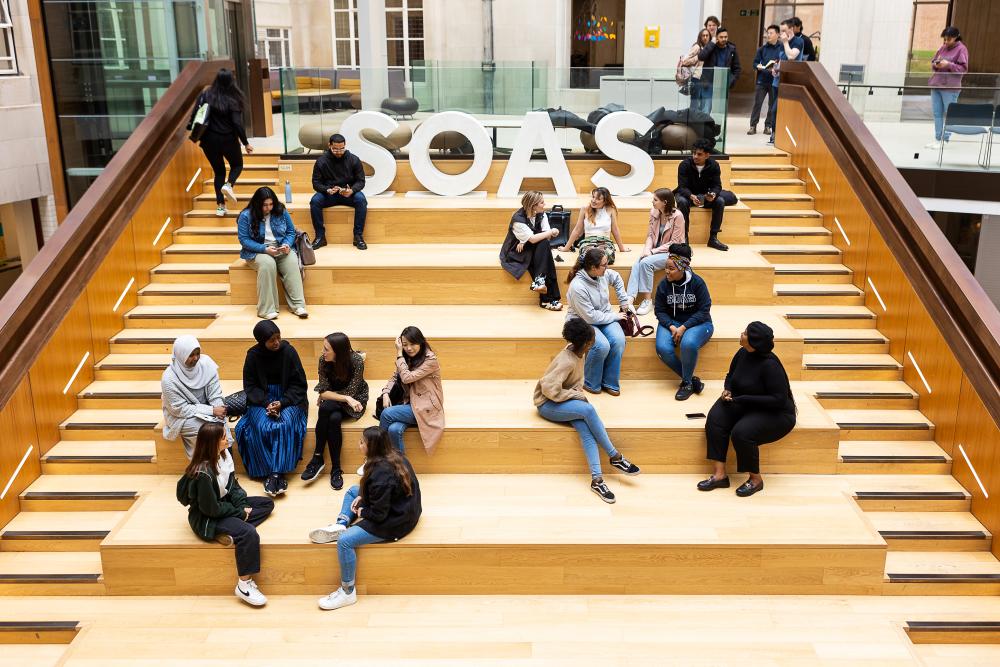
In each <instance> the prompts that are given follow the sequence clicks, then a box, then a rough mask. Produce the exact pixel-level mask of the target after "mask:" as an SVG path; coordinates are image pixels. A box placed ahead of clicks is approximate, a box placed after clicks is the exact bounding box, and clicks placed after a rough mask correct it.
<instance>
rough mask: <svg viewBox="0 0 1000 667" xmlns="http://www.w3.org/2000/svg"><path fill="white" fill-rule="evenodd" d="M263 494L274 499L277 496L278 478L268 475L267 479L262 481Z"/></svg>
mask: <svg viewBox="0 0 1000 667" xmlns="http://www.w3.org/2000/svg"><path fill="white" fill-rule="evenodd" d="M264 493H266V494H267V495H269V496H271V497H272V498H274V497H275V496H276V495H278V478H277V477H275V476H274V475H269V476H268V478H267V479H265V480H264Z"/></svg>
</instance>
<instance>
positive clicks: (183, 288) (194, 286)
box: [139, 283, 229, 296]
mask: <svg viewBox="0 0 1000 667" xmlns="http://www.w3.org/2000/svg"><path fill="white" fill-rule="evenodd" d="M191 292H197V293H209V294H218V295H220V296H222V295H226V294H229V284H228V283H151V284H149V285H146V286H145V287H142V288H140V289H139V294H140V295H143V294H163V293H169V294H187V293H191Z"/></svg>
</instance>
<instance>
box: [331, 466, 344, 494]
mask: <svg viewBox="0 0 1000 667" xmlns="http://www.w3.org/2000/svg"><path fill="white" fill-rule="evenodd" d="M330 486H331V487H333V490H334V491H340V490H341V489H342V488H344V471H343V470H334V471H333V472H331V473H330Z"/></svg>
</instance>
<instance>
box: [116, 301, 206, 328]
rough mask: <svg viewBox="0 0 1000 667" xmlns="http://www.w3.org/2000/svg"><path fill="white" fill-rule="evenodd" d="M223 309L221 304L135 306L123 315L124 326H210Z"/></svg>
mask: <svg viewBox="0 0 1000 667" xmlns="http://www.w3.org/2000/svg"><path fill="white" fill-rule="evenodd" d="M224 308H225V306H222V305H221V304H213V305H212V306H172V305H169V304H160V305H156V306H136V307H135V308H133V309H132V310H130V311H129V312H127V313H126V314H125V326H126V327H128V328H130V329H133V328H134V329H148V328H153V329H156V328H162V327H170V328H179V329H183V328H188V327H190V328H196V329H201V328H204V327H207V326H208V325H209V324H211V323H212V322H213V321H214V320H215V319H216V318H217V317H219V313H220V312H221V311H222V310H223V309H224Z"/></svg>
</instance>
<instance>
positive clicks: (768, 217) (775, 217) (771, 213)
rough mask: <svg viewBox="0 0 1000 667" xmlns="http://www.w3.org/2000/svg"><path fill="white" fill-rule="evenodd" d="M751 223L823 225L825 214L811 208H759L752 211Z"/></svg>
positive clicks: (755, 224)
mask: <svg viewBox="0 0 1000 667" xmlns="http://www.w3.org/2000/svg"><path fill="white" fill-rule="evenodd" d="M750 224H751V226H753V227H771V226H776V227H784V226H787V225H797V226H800V227H822V226H823V214H822V213H820V212H819V211H814V210H811V209H804V208H803V209H780V208H779V209H774V210H771V209H766V208H757V209H754V210H752V211H751V212H750Z"/></svg>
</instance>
